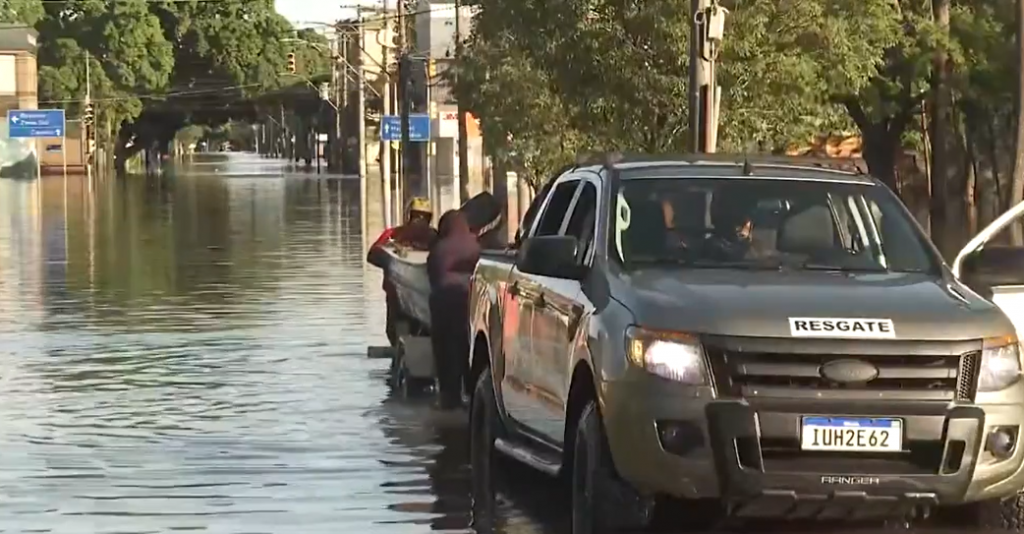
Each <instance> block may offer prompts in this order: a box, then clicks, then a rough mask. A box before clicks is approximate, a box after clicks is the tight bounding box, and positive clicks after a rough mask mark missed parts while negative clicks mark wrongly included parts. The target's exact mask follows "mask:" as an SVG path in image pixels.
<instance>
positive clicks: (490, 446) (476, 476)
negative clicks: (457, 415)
mask: <svg viewBox="0 0 1024 534" xmlns="http://www.w3.org/2000/svg"><path fill="white" fill-rule="evenodd" d="M501 433H502V424H501V419H500V417H499V415H498V403H497V401H496V400H495V397H494V382H493V379H492V378H491V370H490V369H484V372H483V373H481V374H480V378H479V379H478V380H477V382H476V388H475V389H474V390H473V402H472V404H470V408H469V459H470V466H471V467H472V470H473V480H472V489H473V515H474V523H475V524H478V525H480V526H484V527H486V526H488V525H492V524H493V523H492V522H493V520H494V501H495V489H494V488H495V478H496V472H497V469H498V463H497V460H498V453H497V451H496V450H495V449H494V440H495V439H497V438H498V437H499V436H500V435H501Z"/></svg>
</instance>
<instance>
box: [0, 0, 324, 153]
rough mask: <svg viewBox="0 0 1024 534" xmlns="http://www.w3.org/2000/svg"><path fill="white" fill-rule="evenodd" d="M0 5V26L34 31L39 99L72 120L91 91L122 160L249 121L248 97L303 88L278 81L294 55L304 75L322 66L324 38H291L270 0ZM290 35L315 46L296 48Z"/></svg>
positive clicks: (105, 140)
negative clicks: (206, 128) (7, 23)
mask: <svg viewBox="0 0 1024 534" xmlns="http://www.w3.org/2000/svg"><path fill="white" fill-rule="evenodd" d="M0 6H5V7H7V9H0V20H4V19H5V18H6V19H16V20H19V21H21V22H25V23H28V24H34V25H35V27H36V29H37V30H38V31H39V33H40V38H39V42H40V50H39V64H40V68H39V80H40V81H39V84H40V95H41V96H40V100H41V101H43V103H44V104H45V105H53V106H60V107H65V108H67V109H68V110H69V116H70V117H75V116H77V115H78V114H79V113H80V112H81V107H82V103H83V102H84V101H85V99H86V95H87V94H88V95H89V96H90V98H91V101H92V102H93V104H94V109H95V114H96V118H97V122H96V124H97V133H98V137H99V142H100V144H101V145H106V144H110V143H113V144H115V145H116V148H117V150H119V151H120V153H121V155H122V156H127V155H128V154H129V153H130V152H131V151H132V150H139V149H142V148H146V147H148V146H152V145H153V144H158V145H161V144H162V145H166V143H168V142H169V141H170V140H171V139H173V137H174V134H175V132H176V131H177V130H179V129H180V128H181V127H183V126H184V125H186V124H193V123H198V124H207V125H218V124H222V123H225V122H227V121H229V120H231V119H232V118H235V117H238V116H245V115H246V114H250V115H251V114H252V113H253V106H252V99H253V98H255V97H258V96H259V95H260V94H263V93H264V92H266V91H270V90H274V89H277V88H280V87H282V86H285V85H292V84H306V81H305V78H304V77H301V76H300V77H292V76H285V75H284V74H285V69H286V54H287V53H288V52H289V51H292V50H293V49H295V51H296V53H297V54H298V55H299V56H300V58H301V59H300V63H301V64H302V65H303V66H304V67H305V68H306V69H310V71H309V72H310V73H313V72H316V71H320V72H322V71H324V70H326V69H327V68H328V67H327V65H328V64H329V63H328V61H329V59H328V57H327V55H326V54H325V51H326V48H325V47H326V41H325V40H324V39H323V37H322V36H319V35H318V34H315V33H313V32H296V31H295V30H294V29H293V28H292V26H291V24H290V23H289V22H288V21H287V20H286V19H285V18H283V17H282V16H281V15H279V14H278V13H277V12H276V11H275V9H274V6H273V0H221V1H217V2H208V1H200V0H185V1H172V0H155V1H147V0H76V1H74V2H52V3H46V4H45V6H44V5H43V4H42V3H41V2H39V0H0ZM296 38H297V39H300V40H305V41H309V42H313V43H316V44H317V45H321V46H320V47H319V50H318V49H317V48H318V47H316V46H312V47H311V46H309V45H301V44H300V43H293V42H292V40H294V39H296ZM296 48H298V49H296ZM87 64H88V69H87V68H86V65H87ZM87 71H88V72H87ZM87 78H88V80H89V83H88V84H87V83H86V79H87ZM87 85H88V87H87ZM129 146H132V147H134V148H131V149H130V148H129Z"/></svg>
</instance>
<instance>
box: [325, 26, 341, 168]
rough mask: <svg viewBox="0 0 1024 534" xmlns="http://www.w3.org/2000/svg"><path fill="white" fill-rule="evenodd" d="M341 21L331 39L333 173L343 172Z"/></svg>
mask: <svg viewBox="0 0 1024 534" xmlns="http://www.w3.org/2000/svg"><path fill="white" fill-rule="evenodd" d="M340 33H341V21H338V22H336V23H335V24H334V35H333V37H332V39H331V83H332V84H333V87H332V98H334V103H335V105H334V124H333V125H332V127H331V157H330V159H329V160H328V162H327V168H328V169H330V170H331V171H332V172H337V173H340V172H341V146H342V143H341V110H342V109H343V108H342V103H341V72H340V71H339V69H338V64H339V63H340V62H341V61H342V57H343V56H342V53H343V52H342V50H341V35H340Z"/></svg>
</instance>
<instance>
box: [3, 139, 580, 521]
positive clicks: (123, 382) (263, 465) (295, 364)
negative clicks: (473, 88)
mask: <svg viewBox="0 0 1024 534" xmlns="http://www.w3.org/2000/svg"><path fill="white" fill-rule="evenodd" d="M359 191H360V188H359V182H358V180H356V179H351V178H340V177H329V176H326V175H323V176H318V175H316V174H315V173H314V174H305V173H296V172H288V171H287V169H286V168H285V167H284V166H283V164H281V163H279V162H273V161H270V160H263V159H260V158H258V157H256V156H252V155H241V154H234V155H230V156H228V155H210V156H206V158H205V159H200V160H197V161H196V162H195V163H194V164H193V165H190V166H189V167H188V168H183V169H181V170H179V171H177V172H175V173H173V175H167V176H164V177H162V178H153V179H145V178H131V179H127V180H121V181H119V180H112V179H108V180H96V181H94V183H93V185H92V186H91V187H90V186H89V184H88V182H87V181H86V180H85V179H83V178H69V179H67V180H65V179H64V178H63V177H47V178H44V179H42V180H41V181H39V182H20V181H11V180H0V532H53V533H68V534H91V533H95V534H107V533H115V532H116V533H128V532H131V533H144V532H154V533H155V532H179V531H198V532H210V533H215V534H226V533H232V534H242V533H246V534H255V533H275V534H276V533H302V534H316V533H321V532H323V533H327V532H330V533H339V532H365V533H367V534H372V533H376V532H379V533H389V534H390V533H396V534H397V533H413V532H429V531H432V530H440V531H451V532H464V531H470V529H471V526H470V525H471V513H470V506H471V499H470V485H469V478H468V477H469V472H468V469H467V466H466V463H465V460H466V458H467V457H468V454H467V451H466V445H467V436H466V433H465V428H464V420H465V416H464V415H462V414H444V413H442V412H437V411H435V410H433V409H432V408H431V406H430V405H429V403H428V402H426V401H422V400H419V401H406V400H402V399H395V398H391V397H390V396H389V392H388V389H387V387H386V386H385V384H384V376H385V371H386V367H387V362H386V361H383V360H371V359H367V358H366V347H367V345H368V344H369V345H374V344H377V345H380V344H384V336H383V322H384V310H383V300H382V295H381V290H380V284H381V278H380V274H379V272H378V271H377V270H375V269H373V268H368V267H366V266H365V265H364V262H363V257H364V250H365V245H366V241H365V238H364V237H363V234H364V232H363V221H362V216H361V213H360V206H359V205H360V203H359ZM367 218H368V219H369V221H368V222H367V226H368V227H369V228H368V230H367V231H368V232H369V233H372V234H374V235H375V234H376V232H377V231H379V229H380V224H381V223H380V220H381V217H380V213H373V212H372V211H371V212H369V213H368V214H367ZM519 493H520V496H521V498H520V500H521V501H522V503H524V504H517V503H515V502H511V501H509V502H508V503H504V504H503V505H502V509H503V510H504V509H507V510H508V512H507V513H505V512H502V515H505V516H507V518H508V519H507V521H504V523H506V525H505V528H504V530H507V531H508V532H522V533H540V532H547V531H551V530H550V529H552V528H555V527H551V526H547V525H553V524H555V523H551V522H550V521H547V520H546V519H544V518H543V517H542V516H543V515H544V513H546V512H544V511H540V512H534V511H531V510H530V507H531V506H533V504H532V503H533V502H544V501H546V500H549V499H548V498H547V497H545V496H544V494H543V492H541V493H540V494H537V492H536V491H524V492H519ZM541 508H544V507H541ZM559 508H560V506H555V507H550V506H548V507H547V509H548V510H550V511H551V513H554V514H555V515H556V516H560V515H562V514H561V512H560V511H559ZM538 513H539V514H540V516H538V515H537V514H538Z"/></svg>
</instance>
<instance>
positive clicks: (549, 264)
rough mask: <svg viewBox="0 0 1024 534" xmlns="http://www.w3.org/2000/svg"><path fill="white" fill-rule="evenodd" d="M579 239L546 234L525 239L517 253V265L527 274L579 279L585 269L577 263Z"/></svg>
mask: <svg viewBox="0 0 1024 534" xmlns="http://www.w3.org/2000/svg"><path fill="white" fill-rule="evenodd" d="M578 249H579V241H578V240H577V239H576V238H575V237H573V236H563V235H546V236H539V237H531V238H529V239H527V240H525V241H523V244H522V246H521V247H519V252H518V254H517V255H516V267H517V268H519V270H520V271H522V272H524V273H527V274H537V275H540V276H550V277H552V278H568V279H573V280H575V279H579V278H581V277H582V275H583V269H582V268H581V266H580V265H579V264H578V263H576V252H577V250H578Z"/></svg>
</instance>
